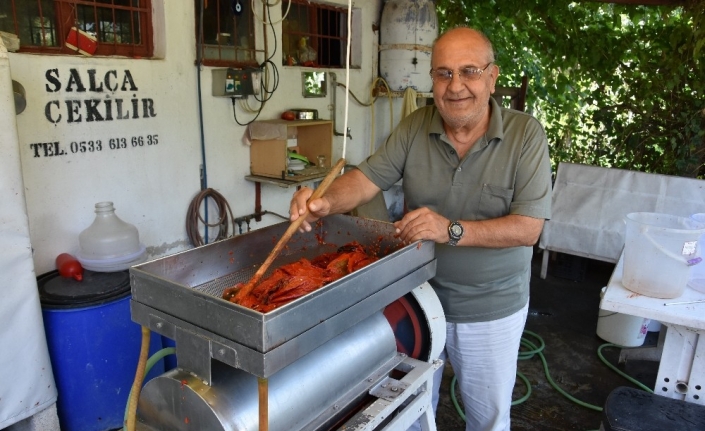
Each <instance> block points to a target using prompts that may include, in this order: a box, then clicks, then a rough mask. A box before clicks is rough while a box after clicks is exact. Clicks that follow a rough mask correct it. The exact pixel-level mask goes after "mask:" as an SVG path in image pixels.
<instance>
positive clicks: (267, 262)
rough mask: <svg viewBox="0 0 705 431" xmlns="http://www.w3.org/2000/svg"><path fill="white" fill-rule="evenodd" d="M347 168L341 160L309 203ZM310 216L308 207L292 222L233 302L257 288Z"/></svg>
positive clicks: (318, 196)
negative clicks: (275, 260)
mask: <svg viewBox="0 0 705 431" xmlns="http://www.w3.org/2000/svg"><path fill="white" fill-rule="evenodd" d="M344 166H345V159H344V158H341V159H340V160H338V163H336V164H335V166H333V169H331V170H330V172H328V174H327V175H326V176H325V178H323V181H322V182H321V185H319V186H318V188H317V189H316V190H314V191H313V194H312V195H311V197H310V198H309V199H308V200H309V201H311V200H313V199H318V198H320V197H321V196H323V193H325V192H326V190H328V187H329V186H330V185H331V183H332V182H333V180H334V179H335V177H336V175H337V174H338V173H339V172H340V171H342V170H343V167H344ZM307 216H308V206H306V212H305V213H303V214H302V215H300V216H299V218H297V219H296V220H294V221H293V222H291V224H290V225H289V227H288V228H287V229H286V232H284V235H282V237H281V238H279V241H278V242H277V245H275V246H274V249H273V250H272V251H271V252H270V253H269V256H267V259H266V260H265V261H264V263H263V264H262V266H260V267H259V269H258V270H257V272H255V275H253V276H252V278H251V279H250V281H248V282H247V284H245V285H244V286H242V287H241V288H240V290H238V292H237V294H235V298H234V299H233V300H232V302H235V303H238V302H239V301H241V300H242V299H244V298H245V297H246V296H247V295H249V294H250V292H252V289H254V288H255V285H256V284H257V283H258V282H259V281H260V279H261V278H262V276H263V275H264V273H265V272H267V270H268V269H269V266H270V265H271V264H272V262H274V259H276V258H277V256H279V253H281V251H282V249H283V248H284V246H285V245H286V243H287V242H289V239H290V238H291V237H292V235H294V233H296V231H297V230H299V227H301V224H302V223H303V222H304V220H306V217H307Z"/></svg>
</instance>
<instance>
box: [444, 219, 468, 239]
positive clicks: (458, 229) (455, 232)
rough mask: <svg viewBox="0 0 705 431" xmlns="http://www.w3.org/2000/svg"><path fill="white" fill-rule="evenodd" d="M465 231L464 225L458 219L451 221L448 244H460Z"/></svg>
mask: <svg viewBox="0 0 705 431" xmlns="http://www.w3.org/2000/svg"><path fill="white" fill-rule="evenodd" d="M463 233H465V229H463V225H461V224H460V223H459V222H457V221H454V222H451V223H450V225H448V236H450V240H449V241H448V245H458V241H460V238H462V237H463Z"/></svg>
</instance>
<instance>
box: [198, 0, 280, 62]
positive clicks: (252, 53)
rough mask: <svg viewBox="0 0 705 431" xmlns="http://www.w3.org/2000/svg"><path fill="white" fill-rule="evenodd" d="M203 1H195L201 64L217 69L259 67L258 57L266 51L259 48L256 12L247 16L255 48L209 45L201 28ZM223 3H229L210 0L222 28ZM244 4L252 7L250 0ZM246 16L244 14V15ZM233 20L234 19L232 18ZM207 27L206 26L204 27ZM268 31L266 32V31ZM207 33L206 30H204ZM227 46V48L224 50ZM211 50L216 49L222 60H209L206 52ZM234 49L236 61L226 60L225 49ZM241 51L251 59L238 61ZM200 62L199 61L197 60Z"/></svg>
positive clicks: (244, 0)
mask: <svg viewBox="0 0 705 431" xmlns="http://www.w3.org/2000/svg"><path fill="white" fill-rule="evenodd" d="M201 1H203V0H195V1H194V4H195V7H196V10H195V14H194V15H195V17H196V26H195V34H196V53H197V56H198V57H197V58H198V59H199V60H200V63H201V64H202V65H204V66H215V67H237V68H242V67H258V66H259V63H258V62H257V57H258V55H260V54H262V53H264V50H262V49H259V48H258V40H257V37H258V32H257V28H256V26H257V23H256V22H255V20H254V13H255V11H250V12H251V13H249V14H247V16H248V17H249V18H248V19H249V22H248V23H247V26H248V28H249V29H251V32H252V33H251V34H252V36H251V37H252V42H253V47H252V48H245V49H241V48H239V47H237V46H235V45H228V44H220V43H219V42H216V43H215V44H213V43H207V42H205V41H204V36H203V35H202V34H201V32H200V30H201V26H200V21H199V18H200V14H201V10H200V3H201ZM221 1H227V0H210V2H211V3H214V4H215V8H216V21H217V22H218V24H217V25H218V26H220V22H219V21H220V11H221V6H220V2H221ZM243 2H246V3H247V7H248V8H249V7H250V4H251V2H250V1H249V0H243ZM243 14H244V13H243ZM230 18H232V17H230ZM204 27H205V26H204ZM220 30H222V29H220V28H217V29H216V34H219V33H220ZM265 31H266V30H265ZM204 32H205V28H204ZM223 46H225V47H226V48H223ZM207 48H209V49H215V50H216V51H217V52H218V53H219V57H220V58H217V59H216V58H207V57H206V56H205V50H206V49H207ZM231 48H232V50H233V52H234V53H235V57H236V58H235V59H232V60H230V59H224V58H222V54H221V53H222V52H223V50H224V49H227V50H230V49H231ZM239 51H243V52H245V53H249V57H250V58H249V59H246V60H237V55H238V52H239ZM197 61H198V60H197Z"/></svg>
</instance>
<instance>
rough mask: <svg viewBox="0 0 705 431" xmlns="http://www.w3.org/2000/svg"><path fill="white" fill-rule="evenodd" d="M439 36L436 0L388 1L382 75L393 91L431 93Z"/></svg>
mask: <svg viewBox="0 0 705 431" xmlns="http://www.w3.org/2000/svg"><path fill="white" fill-rule="evenodd" d="M436 37H438V18H437V16H436V5H435V4H434V3H433V0H387V2H386V3H385V5H384V9H383V10H382V20H381V24H380V47H379V50H380V53H379V72H380V75H381V76H382V77H383V78H384V79H385V81H387V84H388V85H389V88H390V89H391V90H392V91H403V90H405V89H406V88H407V87H411V88H413V89H414V90H416V91H419V92H430V91H431V87H432V84H433V83H432V82H431V77H430V76H429V74H428V72H429V70H430V69H431V45H432V44H433V41H434V40H435V39H436Z"/></svg>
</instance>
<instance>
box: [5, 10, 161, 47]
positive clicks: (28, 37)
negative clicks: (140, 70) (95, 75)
mask: <svg viewBox="0 0 705 431" xmlns="http://www.w3.org/2000/svg"><path fill="white" fill-rule="evenodd" d="M72 29H73V31H72ZM0 30H2V31H5V32H8V33H13V34H16V35H17V36H19V38H20V52H42V53H56V54H59V53H60V54H77V51H78V49H77V48H76V46H75V45H73V44H71V43H69V44H67V43H66V42H67V39H68V40H69V42H70V35H75V34H76V30H80V31H82V32H84V33H85V34H87V35H88V37H89V38H92V39H94V40H95V45H96V46H95V51H94V52H93V53H92V54H93V55H123V56H128V57H151V56H152V52H153V46H152V5H151V0H0ZM70 46H71V47H70ZM79 47H80V45H79Z"/></svg>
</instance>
